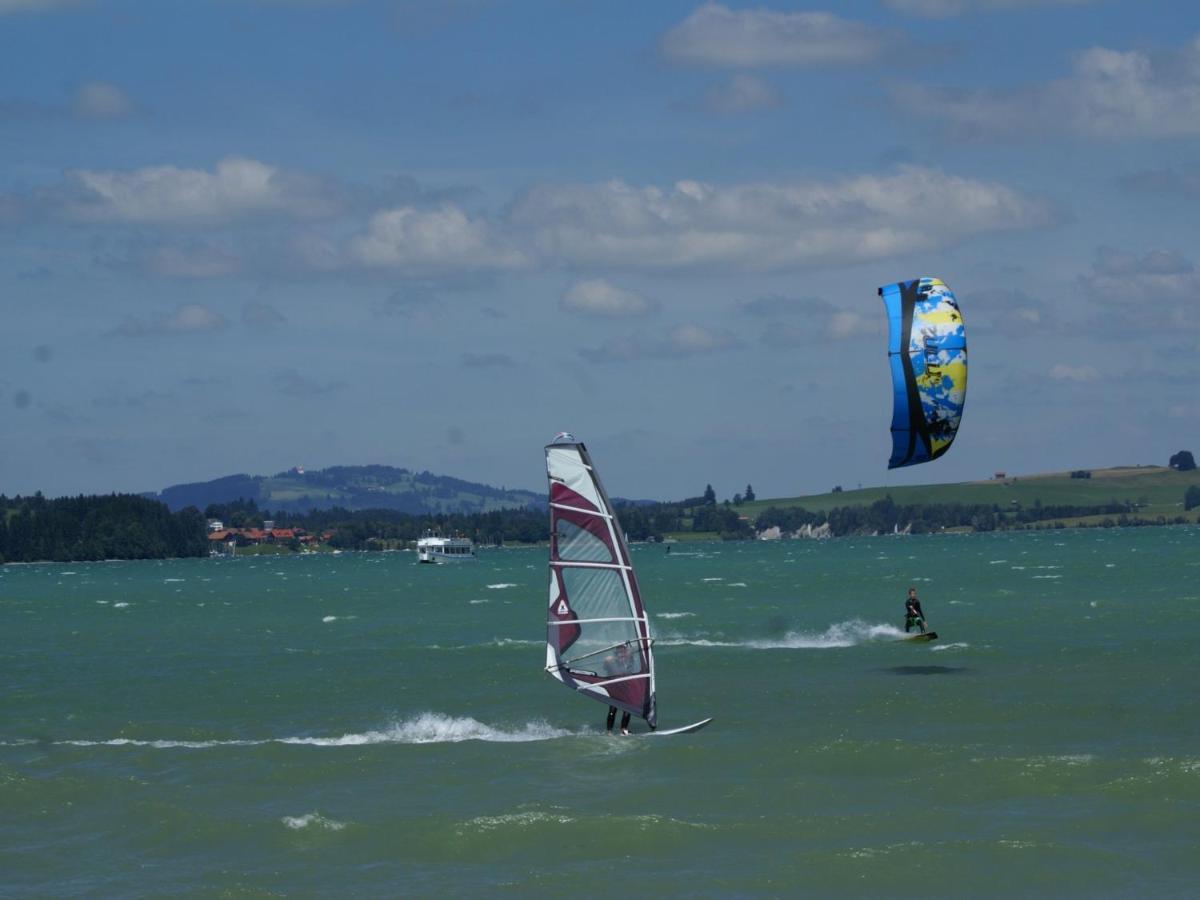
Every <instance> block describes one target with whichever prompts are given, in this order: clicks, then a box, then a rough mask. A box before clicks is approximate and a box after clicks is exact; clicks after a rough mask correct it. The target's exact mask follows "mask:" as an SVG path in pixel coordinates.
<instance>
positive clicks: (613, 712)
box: [604, 706, 617, 734]
mask: <svg viewBox="0 0 1200 900" xmlns="http://www.w3.org/2000/svg"><path fill="white" fill-rule="evenodd" d="M616 718H617V708H616V707H615V706H610V707H609V708H608V722H607V724H606V725H605V728H604V730H605V731H607V732H608V733H609V734H612V727H613V721H614V720H615V719H616Z"/></svg>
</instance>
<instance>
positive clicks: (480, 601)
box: [471, 597, 488, 606]
mask: <svg viewBox="0 0 1200 900" xmlns="http://www.w3.org/2000/svg"><path fill="white" fill-rule="evenodd" d="M487 602H488V600H487V598H486V597H484V598H483V599H482V600H472V601H471V605H472V606H478V605H479V604H480V603H487Z"/></svg>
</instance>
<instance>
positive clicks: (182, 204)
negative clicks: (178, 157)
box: [0, 156, 342, 225]
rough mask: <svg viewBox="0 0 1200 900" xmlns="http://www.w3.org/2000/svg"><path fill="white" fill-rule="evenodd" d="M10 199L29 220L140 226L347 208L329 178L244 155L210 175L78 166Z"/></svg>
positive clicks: (302, 215)
mask: <svg viewBox="0 0 1200 900" xmlns="http://www.w3.org/2000/svg"><path fill="white" fill-rule="evenodd" d="M3 199H5V198H0V200H3ZM7 199H8V201H9V202H12V203H18V204H20V207H21V208H22V209H23V211H24V212H25V214H26V215H27V216H29V217H45V218H54V219H65V220H67V221H73V222H92V223H123V224H137V225H142V224H154V225H210V224H223V223H228V222H234V221H238V220H243V219H249V218H262V217H284V218H299V219H316V218H323V217H326V216H330V215H333V214H335V213H336V212H338V211H339V210H340V209H341V208H342V202H341V198H340V197H339V196H338V195H337V192H336V191H335V190H334V189H333V188H332V187H331V186H330V185H329V184H328V183H326V182H325V181H324V180H322V179H319V178H316V177H314V176H311V175H307V174H304V173H299V172H289V171H286V170H283V169H280V168H278V167H276V166H272V165H269V164H267V163H263V162H259V161H258V160H254V159H248V158H246V157H239V156H230V157H226V158H225V159H222V160H221V161H220V162H218V163H217V165H216V167H215V168H214V169H213V171H211V172H210V171H206V170H203V169H183V168H179V167H177V166H147V167H145V168H141V169H131V170H127V171H119V170H112V169H74V170H70V171H68V172H67V173H66V174H65V177H64V179H63V181H62V182H61V183H60V184H58V185H55V186H52V187H48V188H42V189H40V190H37V191H34V192H32V193H31V194H29V195H27V196H24V197H20V198H16V197H12V196H11V195H10V196H9V197H8V198H7Z"/></svg>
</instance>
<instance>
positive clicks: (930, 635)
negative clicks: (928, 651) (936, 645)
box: [896, 631, 938, 642]
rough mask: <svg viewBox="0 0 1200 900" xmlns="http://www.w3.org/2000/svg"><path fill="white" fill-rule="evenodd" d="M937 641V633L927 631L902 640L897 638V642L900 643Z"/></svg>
mask: <svg viewBox="0 0 1200 900" xmlns="http://www.w3.org/2000/svg"><path fill="white" fill-rule="evenodd" d="M937 639H938V638H937V632H936V631H926V632H925V633H924V634H908V635H905V636H904V637H902V638H896V640H897V642H900V641H936V640H937Z"/></svg>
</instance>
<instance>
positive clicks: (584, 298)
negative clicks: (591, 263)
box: [558, 278, 651, 316]
mask: <svg viewBox="0 0 1200 900" xmlns="http://www.w3.org/2000/svg"><path fill="white" fill-rule="evenodd" d="M558 305H559V307H560V308H562V309H563V310H565V311H566V312H572V313H578V314H579V315H584V316H641V315H645V314H646V313H648V312H650V309H651V305H650V302H649V301H648V300H646V298H645V297H643V296H641V295H640V294H638V293H635V292H634V291H628V290H625V289H623V288H619V287H616V286H615V285H613V284H612V283H611V282H609V281H606V280H605V279H603V278H593V279H588V280H584V281H577V282H575V283H574V284H573V285H571V286H570V287H569V288H568V289H567V291H566V293H564V294H563V295H562V298H561V299H560V300H559V301H558Z"/></svg>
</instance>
